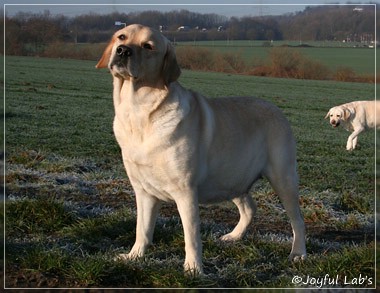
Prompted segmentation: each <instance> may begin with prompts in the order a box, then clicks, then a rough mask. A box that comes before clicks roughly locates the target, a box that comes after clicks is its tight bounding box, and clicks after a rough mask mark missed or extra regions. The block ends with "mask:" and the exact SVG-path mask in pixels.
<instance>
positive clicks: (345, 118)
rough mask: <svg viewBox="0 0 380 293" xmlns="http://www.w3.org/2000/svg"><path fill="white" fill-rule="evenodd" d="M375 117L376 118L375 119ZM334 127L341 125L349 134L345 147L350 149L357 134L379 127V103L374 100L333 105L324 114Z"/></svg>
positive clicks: (355, 142) (353, 145)
mask: <svg viewBox="0 0 380 293" xmlns="http://www.w3.org/2000/svg"><path fill="white" fill-rule="evenodd" d="M376 117H377V119H376ZM327 118H330V124H331V125H332V126H333V127H334V128H335V127H338V126H339V125H342V126H343V127H344V128H345V129H346V130H347V131H351V132H352V133H351V135H350V136H349V137H348V139H347V145H346V149H347V150H348V151H352V150H354V149H355V148H356V145H357V143H358V135H359V134H360V133H361V132H363V131H365V130H366V129H368V128H377V129H379V128H380V103H376V101H356V102H351V103H347V104H343V105H340V106H336V107H333V108H331V109H330V110H329V112H328V113H327V114H326V117H325V119H327Z"/></svg>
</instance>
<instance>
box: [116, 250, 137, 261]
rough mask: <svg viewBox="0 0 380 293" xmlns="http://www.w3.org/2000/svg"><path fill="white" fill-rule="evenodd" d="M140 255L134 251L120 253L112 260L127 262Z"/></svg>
mask: <svg viewBox="0 0 380 293" xmlns="http://www.w3.org/2000/svg"><path fill="white" fill-rule="evenodd" d="M140 257H142V256H141V255H138V254H136V253H131V252H130V253H120V254H118V255H117V256H115V257H114V259H113V260H114V261H121V262H127V261H131V260H136V259H138V258H140Z"/></svg>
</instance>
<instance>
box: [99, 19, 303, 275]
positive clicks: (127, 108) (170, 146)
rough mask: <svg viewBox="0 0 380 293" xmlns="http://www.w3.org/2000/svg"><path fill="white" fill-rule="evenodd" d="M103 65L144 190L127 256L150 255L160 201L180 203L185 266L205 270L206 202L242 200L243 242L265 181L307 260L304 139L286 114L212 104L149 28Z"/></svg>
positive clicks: (237, 102) (265, 106)
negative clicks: (202, 214) (299, 162)
mask: <svg viewBox="0 0 380 293" xmlns="http://www.w3.org/2000/svg"><path fill="white" fill-rule="evenodd" d="M96 67H97V68H105V67H108V68H109V70H110V72H111V74H112V76H113V86H114V89H113V102H114V106H115V119H114V133H115V136H116V139H117V141H118V143H119V145H120V148H121V151H122V157H123V162H124V165H125V168H126V171H127V174H128V177H129V179H130V181H131V183H132V186H133V189H134V191H135V193H136V202H137V228H136V242H135V244H134V245H133V247H132V249H131V251H130V252H129V254H121V255H119V257H118V258H119V259H122V260H129V259H134V258H137V257H141V256H142V255H144V253H145V251H146V250H147V247H148V245H149V244H150V243H151V242H152V236H153V230H154V226H155V222H156V218H157V214H158V211H159V208H160V202H162V201H174V202H175V203H176V205H177V208H178V211H179V214H180V217H181V220H182V225H183V229H184V236H185V252H186V257H185V263H184V269H185V271H187V272H190V273H202V260H201V259H202V257H201V254H202V241H201V238H200V219H199V207H198V205H199V204H200V203H211V202H218V201H223V200H232V201H233V202H234V203H235V204H236V205H237V207H238V209H239V212H240V220H239V222H238V224H237V226H236V227H235V228H234V230H233V231H232V232H231V233H229V234H227V235H224V236H223V237H222V240H225V241H234V240H238V239H240V238H241V237H242V236H243V234H244V233H245V231H246V230H247V227H248V225H249V224H250V222H251V220H252V217H253V215H254V212H255V203H254V200H253V198H252V196H250V195H249V194H248V191H249V190H250V188H251V186H252V185H253V183H254V182H255V181H256V180H257V179H258V178H260V177H261V176H265V177H267V178H268V179H269V181H270V182H271V185H272V186H273V188H274V189H275V191H276V192H277V193H278V195H279V197H280V198H281V200H282V203H283V205H284V207H285V209H286V211H287V213H288V216H289V217H290V221H291V226H292V228H293V236H294V238H293V246H292V251H291V253H290V259H292V260H294V259H302V258H304V257H305V256H306V249H305V232H304V221H303V217H302V215H301V212H300V207H299V202H298V177H297V173H296V152H295V149H296V147H295V141H294V138H293V135H292V132H291V129H290V126H289V123H288V121H287V120H286V118H285V117H284V116H283V115H282V113H281V111H280V110H279V109H278V108H277V107H275V106H273V105H272V104H270V103H267V102H265V101H263V100H260V99H257V98H248V97H235V98H219V99H217V98H216V99H206V98H205V97H203V96H202V95H200V94H197V93H195V92H193V91H190V90H187V89H185V88H183V87H182V86H181V85H180V84H179V83H178V82H177V79H178V77H179V76H180V73H181V71H180V68H179V67H178V65H177V61H176V56H175V53H174V49H173V47H172V45H171V44H170V43H169V41H168V40H167V39H166V38H165V37H164V36H163V35H161V34H160V33H159V32H158V31H155V30H153V29H151V28H148V27H145V26H141V25H130V26H128V27H126V28H123V29H121V30H119V31H117V32H116V33H115V34H114V36H113V38H112V40H111V42H110V44H109V45H108V47H107V48H106V49H105V51H104V53H103V56H102V57H101V59H100V61H99V62H98V64H97V65H96Z"/></svg>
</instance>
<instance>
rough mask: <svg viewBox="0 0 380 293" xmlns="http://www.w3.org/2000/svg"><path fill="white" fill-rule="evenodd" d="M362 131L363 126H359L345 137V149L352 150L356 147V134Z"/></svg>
mask: <svg viewBox="0 0 380 293" xmlns="http://www.w3.org/2000/svg"><path fill="white" fill-rule="evenodd" d="M363 131H364V128H362V127H361V128H358V129H355V131H354V132H353V133H351V135H350V136H349V137H348V139H347V146H346V149H347V150H348V151H352V150H354V149H355V148H356V144H357V142H358V135H359V134H360V133H361V132H363Z"/></svg>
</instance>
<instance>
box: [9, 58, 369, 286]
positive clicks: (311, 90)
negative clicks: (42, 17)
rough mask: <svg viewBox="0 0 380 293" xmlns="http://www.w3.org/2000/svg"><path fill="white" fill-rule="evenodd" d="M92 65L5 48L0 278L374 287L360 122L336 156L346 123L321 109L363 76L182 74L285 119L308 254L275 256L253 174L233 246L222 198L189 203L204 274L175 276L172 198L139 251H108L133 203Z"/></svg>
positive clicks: (126, 228)
mask: <svg viewBox="0 0 380 293" xmlns="http://www.w3.org/2000/svg"><path fill="white" fill-rule="evenodd" d="M95 63H96V62H90V61H74V60H63V59H47V58H30V57H7V58H6V64H5V67H6V79H5V85H4V86H5V90H6V96H5V131H6V133H5V134H6V136H5V137H6V157H5V161H6V174H5V181H6V195H7V197H8V199H7V200H6V201H5V203H3V204H4V205H5V209H4V212H5V228H6V230H5V236H6V238H5V259H6V261H5V284H6V287H8V288H20V287H29V288H30V287H70V288H74V287H81V288H86V287H98V288H99V287H100V288H107V287H112V288H141V287H161V288H193V287H202V288H212V287H215V288H223V287H224V288H249V287H252V288H307V287H310V288H317V287H320V286H321V287H331V288H340V287H346V288H350V287H353V288H370V287H374V286H375V231H374V227H375V218H374V212H375V211H374V210H375V207H374V203H375V196H374V193H375V174H374V167H375V139H374V138H375V136H374V132H371V131H369V132H366V133H364V134H361V135H360V137H359V144H360V147H359V149H358V150H355V151H353V152H347V151H346V150H345V143H346V139H347V136H348V133H347V132H346V131H344V130H342V129H332V128H331V127H330V126H329V124H328V121H327V120H324V119H323V118H324V116H325V114H326V113H327V111H328V109H329V108H330V107H331V106H333V105H336V104H340V103H345V102H349V101H353V100H359V99H374V96H375V91H374V85H370V84H363V83H342V82H341V83H338V82H327V81H309V80H308V81H304V80H290V79H272V78H261V77H252V76H237V75H229V74H217V73H203V72H190V71H185V72H183V74H182V76H181V78H180V82H181V83H182V84H183V85H184V86H185V87H188V88H192V89H193V90H196V91H199V92H201V93H203V94H205V95H207V96H210V97H216V96H220V95H221V96H229V95H255V96H259V97H262V98H263V99H266V100H268V101H271V102H273V103H274V104H276V105H277V106H279V107H280V108H281V109H282V110H283V112H284V113H285V115H286V116H287V117H288V119H289V120H290V122H291V124H292V128H293V131H294V133H295V136H296V139H297V150H298V171H299V175H300V203H301V208H302V212H303V214H304V217H305V222H306V226H307V251H308V256H309V257H308V259H307V260H305V261H303V262H301V263H294V264H293V263H289V262H288V261H287V256H288V254H289V252H290V248H291V238H292V237H291V228H290V225H289V222H288V219H287V217H286V214H285V213H284V210H283V208H282V206H281V204H280V202H279V200H278V198H277V196H276V195H275V194H274V192H273V191H272V189H271V188H270V186H269V185H268V183H267V182H266V181H264V180H263V181H260V182H258V183H257V184H256V186H255V188H254V190H253V191H252V196H254V197H255V198H256V200H257V202H258V213H257V215H256V216H255V219H254V223H253V224H252V225H251V228H250V229H249V231H248V233H247V235H246V236H245V237H244V239H243V240H242V241H239V242H238V243H235V244H225V243H222V242H220V241H219V240H218V238H219V237H220V236H221V235H223V234H224V233H226V232H227V231H230V230H231V229H232V228H233V227H234V225H235V224H236V223H237V220H238V211H237V209H236V208H234V206H233V205H232V204H231V203H223V204H218V205H213V206H202V207H201V220H202V225H201V232H202V241H203V249H204V251H203V261H204V269H205V276H203V277H197V278H187V277H185V276H184V275H183V271H182V264H183V261H184V240H183V231H182V226H181V221H180V219H179V216H178V212H177V211H176V208H175V205H174V204H165V205H164V206H163V208H162V209H161V214H160V217H159V220H158V223H157V226H156V230H155V234H154V245H153V246H152V247H151V248H150V250H149V252H148V254H147V256H146V257H145V258H144V259H143V260H141V261H133V262H128V263H120V262H115V261H113V257H114V256H115V255H116V254H117V253H120V252H125V251H128V250H129V249H130V248H131V245H132V244H133V243H134V237H135V215H136V209H135V202H134V193H133V190H132V188H131V186H130V184H129V181H128V178H127V176H126V175H125V172H124V170H123V166H122V163H121V160H120V157H121V156H120V151H119V148H118V146H117V144H116V142H115V139H114V137H113V133H112V120H113V104H112V97H111V92H112V80H111V76H110V74H109V73H108V72H107V71H106V70H95V68H94V66H95ZM327 274H328V276H327ZM326 276H327V277H329V278H330V279H328V278H327V277H326ZM300 278H301V279H300ZM324 278H327V279H328V280H329V281H330V282H325V283H323V284H321V281H323V279H324ZM300 280H301V281H302V282H301V283H299V282H300ZM297 281H298V283H297Z"/></svg>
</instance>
